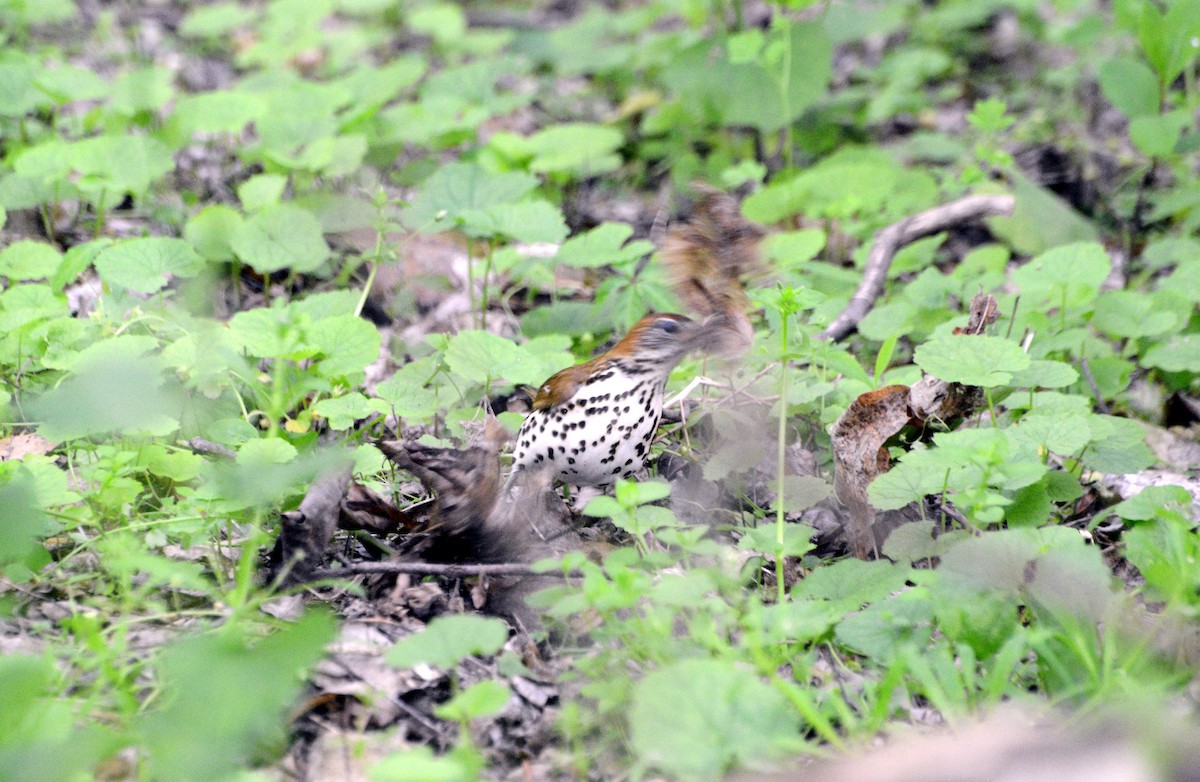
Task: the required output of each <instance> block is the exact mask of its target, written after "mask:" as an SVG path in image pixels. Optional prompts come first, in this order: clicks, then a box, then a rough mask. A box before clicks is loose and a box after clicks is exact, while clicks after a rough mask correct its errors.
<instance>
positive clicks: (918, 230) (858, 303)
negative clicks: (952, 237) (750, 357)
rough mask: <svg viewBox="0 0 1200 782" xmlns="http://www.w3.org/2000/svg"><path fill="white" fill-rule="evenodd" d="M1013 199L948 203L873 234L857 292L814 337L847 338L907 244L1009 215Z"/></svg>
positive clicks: (976, 197) (994, 197)
mask: <svg viewBox="0 0 1200 782" xmlns="http://www.w3.org/2000/svg"><path fill="white" fill-rule="evenodd" d="M1015 205H1016V199H1015V198H1014V197H1013V196H1011V195H973V196H967V197H966V198H960V199H958V200H957V201H951V202H950V203H948V204H942V205H941V206H935V207H933V208H932V209H926V210H925V211H924V212H921V213H919V214H915V215H913V216H912V217H906V218H904V219H903V220H901V221H900V222H898V223H893V224H891V225H889V226H888V227H887V228H884V229H883V230H881V231H879V232H878V233H877V234H875V244H874V245H873V246H872V247H871V254H870V256H868V258H867V266H866V268H865V269H863V279H862V282H860V283H859V285H858V290H856V291H854V295H853V296H852V297H851V298H850V303H849V304H847V305H846V308H845V309H844V310H842V312H841V314H840V315H838V316H837V317H836V318H834V320H833V322H832V323H830V324H829V325H828V326H826V327H825V330H824V331H822V332H821V333H820V334H818V335H817V337H818V339H828V340H833V341H834V342H836V341H838V340H841V339H844V338H845V337H846V336H847V335H849V334H850V333H851V332H852V331H854V329H855V328H857V327H858V324H859V323H860V322H861V321H862V319H863V318H865V317H866V316H867V313H868V312H870V311H871V307H873V306H874V305H875V301H876V300H877V299H878V298H879V297H880V296H881V295H883V287H884V284H885V283H886V282H887V272H888V268H890V267H891V265H892V259H893V258H895V257H896V253H897V252H899V250H900V248H901V247H903V246H904V245H906V244H910V243H912V242H915V241H916V240H918V239H921V238H922V237H925V236H929V235H930V234H935V233H937V232H938V231H944V230H946V229H947V228H950V227H952V226H955V225H958V224H959V223H964V222H967V221H968V220H977V219H979V218H981V217H992V216H996V215H1009V214H1012V211H1013V207H1014V206H1015Z"/></svg>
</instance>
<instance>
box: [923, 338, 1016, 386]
mask: <svg viewBox="0 0 1200 782" xmlns="http://www.w3.org/2000/svg"><path fill="white" fill-rule="evenodd" d="M913 361H914V362H915V363H916V364H917V366H919V367H921V369H923V370H925V371H926V372H928V373H929V374H931V375H933V376H934V377H936V378H938V379H939V380H945V381H946V382H947V383H964V384H966V385H969V386H981V387H983V388H991V387H992V386H1002V385H1006V384H1007V383H1009V382H1010V381H1011V380H1012V377H1013V376H1012V373H1013V372H1020V371H1021V370H1024V369H1027V368H1028V367H1029V356H1028V355H1026V353H1025V351H1023V350H1021V346H1020V345H1018V344H1017V343H1016V342H1013V341H1012V340H1008V339H1003V338H1001V337H991V336H966V335H961V334H947V335H944V336H940V337H935V338H934V339H931V340H929V341H928V342H925V343H924V344H922V345H921V346H920V347H918V348H917V349H916V351H915V352H914V353H913Z"/></svg>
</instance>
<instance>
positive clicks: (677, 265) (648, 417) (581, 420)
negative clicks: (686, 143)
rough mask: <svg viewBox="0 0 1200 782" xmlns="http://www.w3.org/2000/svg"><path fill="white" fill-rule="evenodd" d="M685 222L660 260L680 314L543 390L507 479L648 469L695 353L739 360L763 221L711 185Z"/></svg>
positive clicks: (594, 476)
mask: <svg viewBox="0 0 1200 782" xmlns="http://www.w3.org/2000/svg"><path fill="white" fill-rule="evenodd" d="M698 190H699V193H700V195H701V198H700V199H699V201H698V202H697V204H696V209H695V212H694V214H693V215H692V217H691V218H690V219H689V220H686V221H683V222H680V223H678V224H676V225H675V226H673V227H672V229H671V231H670V233H669V234H668V236H667V241H666V244H665V246H664V248H663V253H662V258H663V262H664V263H665V264H666V267H667V271H668V273H669V275H670V276H671V277H672V278H673V282H674V287H675V290H676V293H677V294H678V295H679V298H680V300H681V301H682V302H683V303H684V304H686V305H687V306H689V307H690V308H691V309H692V310H693V311H694V312H695V314H696V318H694V319H693V318H690V317H688V316H686V315H678V314H674V313H664V314H654V313H652V314H650V315H646V316H645V317H644V318H642V319H641V320H639V321H638V322H637V323H635V324H634V326H633V327H632V328H631V329H630V330H629V332H628V333H627V334H626V335H625V337H624V338H623V339H621V341H619V342H618V343H617V344H616V345H615V346H613V347H612V349H610V350H609V351H608V352H606V353H604V354H602V355H600V356H598V357H596V358H593V359H591V360H590V361H586V362H584V363H582V364H579V365H577V366H573V367H568V368H567V369H564V370H562V371H561V372H559V373H558V374H556V375H553V376H552V377H551V378H550V379H549V380H547V381H546V382H545V383H543V384H542V385H541V387H539V388H538V390H537V392H536V393H535V394H534V395H533V410H532V411H531V412H530V414H529V416H528V417H527V418H526V419H525V422H524V423H523V424H522V426H521V429H520V431H519V432H518V433H517V438H516V446H515V448H514V450H513V471H512V474H511V476H510V478H509V483H508V484H506V489H507V486H508V485H511V483H512V481H513V480H514V479H515V477H516V476H517V475H519V474H520V473H522V472H523V471H528V470H535V469H536V470H545V471H547V472H549V473H550V474H551V475H552V477H553V478H555V479H557V480H559V481H561V482H563V483H568V484H572V485H575V486H599V487H607V486H609V485H611V484H613V483H615V482H616V481H617V480H618V479H620V478H628V477H630V476H631V475H633V474H634V473H636V472H637V471H639V470H641V469H642V467H643V466H645V463H646V458H647V456H649V452H650V443H651V442H652V441H653V439H654V434H655V431H656V429H657V428H658V422H659V420H660V419H661V418H662V407H663V388H664V387H665V386H666V383H667V378H668V376H669V375H670V374H671V371H672V370H673V369H674V368H675V367H676V366H677V365H678V364H679V362H680V361H682V360H683V358H684V357H685V356H686V355H687V354H688V353H691V352H693V351H701V352H704V353H707V354H713V355H717V356H719V357H722V358H734V357H737V356H739V355H741V354H742V353H744V352H745V351H746V350H747V349H748V348H749V346H750V344H751V342H752V341H753V331H752V329H751V326H750V320H749V318H748V317H747V314H746V312H747V309H748V308H749V305H750V300H749V298H748V297H747V295H746V293H745V289H744V285H743V282H742V278H743V277H747V276H752V275H755V274H756V273H757V272H758V271H759V264H758V254H757V248H758V244H759V241H760V240H761V239H762V237H763V236H764V231H763V229H762V228H761V227H760V226H757V225H755V224H753V223H750V222H749V221H747V220H746V219H745V218H744V217H742V215H741V211H740V208H739V206H738V203H737V202H736V201H735V200H734V199H733V198H731V197H730V196H728V195H726V194H725V193H721V192H719V191H716V190H712V189H710V188H707V187H700V188H698Z"/></svg>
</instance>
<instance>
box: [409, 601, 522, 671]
mask: <svg viewBox="0 0 1200 782" xmlns="http://www.w3.org/2000/svg"><path fill="white" fill-rule="evenodd" d="M507 640H508V625H506V624H505V623H504V622H502V621H500V620H499V619H489V618H485V617H482V616H475V615H473V614H453V615H450V616H442V617H439V618H438V619H435V620H434V621H432V622H430V623H429V625H428V626H426V628H425V629H424V630H423V631H422V632H419V633H414V634H413V635H410V636H408V637H407V638H402V639H401V640H400V641H398V642H397V643H396V645H395V646H393V647H392V648H391V649H390V650H388V653H387V655H386V659H387V661H388V662H389V663H391V664H392V665H395V666H398V667H400V668H411V667H412V666H414V665H418V664H420V663H425V664H426V665H436V666H438V667H440V668H448V667H450V666H452V665H456V664H457V663H458V662H459V661H460V660H463V659H464V658H466V657H469V656H471V655H473V654H495V653H496V652H498V651H500V647H502V646H503V645H504V642H505V641H507Z"/></svg>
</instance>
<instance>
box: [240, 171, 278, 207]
mask: <svg viewBox="0 0 1200 782" xmlns="http://www.w3.org/2000/svg"><path fill="white" fill-rule="evenodd" d="M285 187H287V177H285V176H280V175H279V174H257V175H255V176H252V177H250V178H249V179H247V180H246V181H245V182H242V183H241V184H240V185H238V188H237V195H238V200H239V201H241V202H242V209H245V210H246V211H247V212H256V211H258V210H259V209H263V208H264V207H268V206H275V205H276V204H278V203H279V202H280V199H282V198H283V190H284V188H285Z"/></svg>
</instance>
